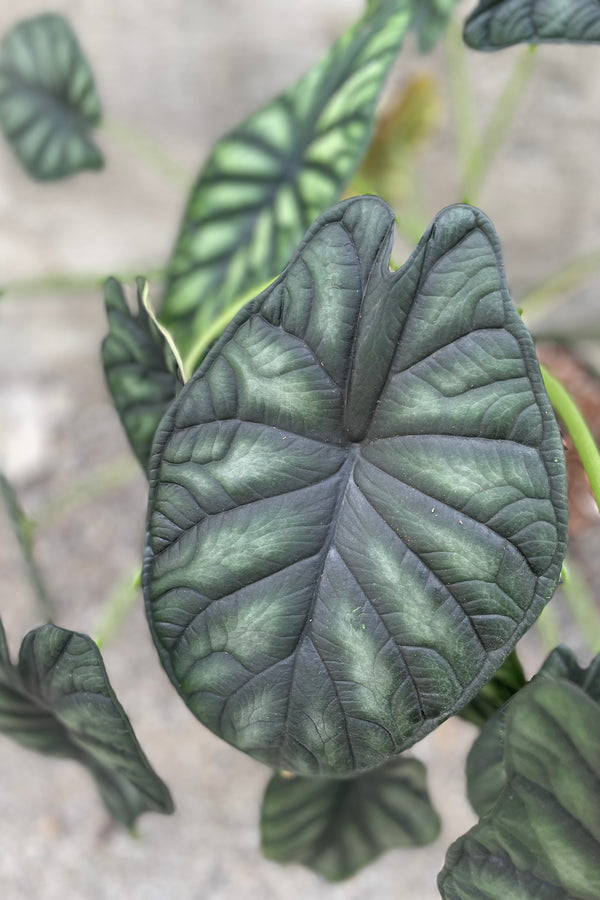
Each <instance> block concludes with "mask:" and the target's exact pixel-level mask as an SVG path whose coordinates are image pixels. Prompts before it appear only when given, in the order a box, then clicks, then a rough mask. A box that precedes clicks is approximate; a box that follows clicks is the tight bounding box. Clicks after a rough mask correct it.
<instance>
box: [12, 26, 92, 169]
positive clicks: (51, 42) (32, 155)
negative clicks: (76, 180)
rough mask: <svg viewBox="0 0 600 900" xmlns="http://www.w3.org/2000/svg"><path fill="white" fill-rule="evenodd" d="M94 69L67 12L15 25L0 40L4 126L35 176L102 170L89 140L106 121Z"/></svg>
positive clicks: (22, 161)
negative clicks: (74, 32) (64, 14)
mask: <svg viewBox="0 0 600 900" xmlns="http://www.w3.org/2000/svg"><path fill="white" fill-rule="evenodd" d="M100 115H101V111H100V100H99V98H98V94H97V93H96V88H95V85H94V78H93V75H92V72H91V69H90V67H89V65H88V63H87V61H86V59H85V57H84V55H83V53H82V50H81V48H80V46H79V44H78V42H77V38H76V37H75V35H74V34H73V31H72V30H71V26H70V25H69V23H68V22H67V21H66V19H63V18H62V16H59V15H55V14H54V13H45V14H43V15H41V16H35V17H34V18H33V19H26V20H25V21H23V22H20V23H19V24H18V25H15V26H14V28H12V29H11V30H10V31H9V32H8V34H7V35H6V36H5V37H4V39H3V41H2V43H1V44H0V127H1V128H2V131H3V132H4V134H5V135H6V137H7V139H8V140H9V141H10V143H11V144H12V146H13V148H14V150H15V152H16V154H17V156H18V157H19V159H20V161H21V163H22V164H23V166H24V167H25V169H26V170H27V172H28V173H29V174H30V175H31V177H32V178H36V179H39V180H45V179H51V178H62V177H64V176H66V175H72V174H73V173H74V172H77V171H78V170H79V169H98V168H100V167H101V166H102V165H103V161H102V155H101V154H100V151H99V150H98V148H97V147H96V146H95V145H94V144H93V143H92V141H91V140H90V138H89V131H90V129H91V128H92V127H93V126H94V125H97V124H98V122H99V121H100Z"/></svg>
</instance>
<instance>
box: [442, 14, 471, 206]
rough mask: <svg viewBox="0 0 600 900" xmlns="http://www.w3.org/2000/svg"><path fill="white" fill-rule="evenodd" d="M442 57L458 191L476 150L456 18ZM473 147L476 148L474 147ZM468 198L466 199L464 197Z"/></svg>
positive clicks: (463, 50)
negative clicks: (443, 57)
mask: <svg viewBox="0 0 600 900" xmlns="http://www.w3.org/2000/svg"><path fill="white" fill-rule="evenodd" d="M446 60H447V65H448V76H449V85H450V100H451V105H452V113H453V118H454V138H455V142H456V151H457V156H458V164H459V171H460V183H461V186H463V187H461V194H462V196H464V195H465V192H464V184H465V180H466V177H467V172H468V168H469V166H470V165H471V164H472V159H473V155H474V153H475V152H476V150H478V147H479V142H478V134H477V116H476V113H475V98H474V96H473V88H472V85H473V82H472V79H471V76H470V73H469V66H468V55H467V49H466V47H465V44H464V41H463V39H462V29H461V26H460V25H459V23H458V22H456V21H450V22H449V23H448V28H447V30H446ZM474 148H476V149H475V150H474ZM466 202H468V200H467V201H466Z"/></svg>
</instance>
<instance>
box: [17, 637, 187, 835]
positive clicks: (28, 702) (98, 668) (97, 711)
mask: <svg viewBox="0 0 600 900" xmlns="http://www.w3.org/2000/svg"><path fill="white" fill-rule="evenodd" d="M0 733H3V734H6V735H8V736H9V737H11V738H13V739H14V740H15V741H18V743H20V744H23V746H25V747H29V748H31V749H33V750H38V751H40V752H41V753H47V754H49V755H51V756H60V757H68V758H71V759H76V760H79V762H81V763H83V764H84V765H85V766H87V768H88V769H89V770H90V772H91V773H92V775H93V776H94V779H95V781H96V784H97V786H98V789H99V791H100V794H101V796H102V798H103V800H104V802H105V804H106V806H107V807H108V809H109V811H110V813H111V814H112V815H113V816H114V818H115V819H117V820H118V821H119V822H121V823H123V824H124V825H127V826H131V825H133V823H134V822H135V820H136V819H137V817H138V816H139V815H140V814H141V813H143V812H146V811H154V812H161V813H170V812H172V811H173V803H172V801H171V797H170V795H169V791H168V790H167V788H166V786H165V785H164V784H163V782H162V781H161V780H160V778H159V777H158V776H157V775H156V774H155V772H154V771H153V770H152V768H151V766H150V764H149V762H148V760H147V759H146V757H145V755H144V753H143V751H142V749H141V747H140V745H139V744H138V742H137V739H136V737H135V735H134V733H133V730H132V728H131V724H130V722H129V719H128V718H127V716H126V715H125V712H124V711H123V708H122V707H121V705H120V703H119V701H118V700H117V698H116V697H115V695H114V693H113V690H112V688H111V686H110V683H109V681H108V676H107V674H106V670H105V668H104V663H103V662H102V657H101V655H100V651H99V650H98V648H97V647H96V645H95V644H94V642H93V641H92V639H91V638H89V637H87V635H84V634H77V633H76V632H73V631H66V630H65V629H63V628H58V627H56V626H55V625H51V624H49V625H44V626H42V627H41V628H36V629H35V630H34V631H30V632H29V634H27V635H26V636H25V638H24V639H23V642H22V644H21V651H20V653H19V662H18V664H17V665H16V666H13V665H12V664H11V661H10V658H9V654H8V649H7V646H6V637H5V634H4V629H3V627H2V623H1V622H0Z"/></svg>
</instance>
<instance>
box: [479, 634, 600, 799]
mask: <svg viewBox="0 0 600 900" xmlns="http://www.w3.org/2000/svg"><path fill="white" fill-rule="evenodd" d="M509 658H510V657H509ZM501 671H502V669H500V670H499V672H501ZM497 674H498V673H497ZM535 678H536V679H540V678H550V679H559V678H562V679H565V680H567V681H571V682H572V683H573V684H576V685H578V687H580V688H581V689H582V690H584V691H585V692H586V694H588V695H589V696H590V697H591V698H592V699H593V700H595V701H596V702H597V703H600V655H598V656H597V657H596V659H595V660H594V661H593V662H592V664H591V665H590V666H589V667H588V668H587V669H582V668H581V666H580V665H579V664H578V662H577V660H576V659H575V656H574V655H573V652H572V651H571V650H570V649H569V648H568V647H563V646H560V647H557V648H556V649H555V650H553V651H552V653H551V654H550V655H549V657H548V658H547V659H546V661H545V662H544V665H543V666H542V668H541V669H540V671H539V672H538V673H537V675H536V676H535ZM514 687H515V691H516V690H518V689H519V688H518V687H517V686H516V683H515V684H514ZM507 699H509V698H507ZM507 714H508V706H505V707H504V709H501V710H500V711H499V712H497V713H496V715H494V716H492V717H490V718H489V720H488V721H487V722H486V723H485V725H483V727H482V730H481V734H480V735H479V737H478V738H477V740H476V741H475V743H474V744H473V746H472V748H471V751H470V753H469V756H468V757H467V791H468V794H469V800H470V802H471V806H472V807H473V809H474V810H475V812H476V813H477V814H478V815H480V816H482V815H484V814H485V813H486V812H488V811H489V810H490V809H491V808H492V806H493V805H494V803H495V802H496V800H497V799H498V797H499V795H500V792H501V790H502V788H503V787H504V786H505V784H506V771H505V768H504V741H505V729H506V716H507Z"/></svg>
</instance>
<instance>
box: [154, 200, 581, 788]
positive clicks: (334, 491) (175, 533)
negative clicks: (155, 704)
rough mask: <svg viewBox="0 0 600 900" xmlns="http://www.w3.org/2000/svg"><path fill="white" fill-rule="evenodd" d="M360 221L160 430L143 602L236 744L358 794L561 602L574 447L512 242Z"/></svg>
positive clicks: (488, 232) (173, 658)
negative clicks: (505, 257) (511, 285)
mask: <svg viewBox="0 0 600 900" xmlns="http://www.w3.org/2000/svg"><path fill="white" fill-rule="evenodd" d="M393 230H394V215H393V212H392V210H391V209H390V208H389V207H388V206H387V205H386V204H385V203H383V201H381V200H378V199H377V198H375V197H362V198H355V199H353V200H349V201H346V202H345V203H341V204H339V205H337V206H335V207H333V208H332V209H331V210H329V211H328V212H327V213H326V214H324V215H323V216H322V217H321V218H320V219H319V220H318V221H317V222H316V223H315V224H314V226H313V227H312V228H311V229H310V231H309V232H308V235H307V237H306V239H305V241H304V243H303V244H302V245H301V247H300V249H299V251H298V253H297V254H296V256H295V257H294V259H293V260H292V262H291V264H290V266H289V267H288V269H287V270H286V271H285V273H284V274H283V275H282V276H281V277H280V278H279V279H278V280H277V281H276V282H275V283H274V284H273V286H271V287H270V288H269V289H268V290H266V291H265V292H264V293H263V294H262V295H261V296H260V297H258V298H257V299H256V300H255V301H253V302H252V303H250V304H249V305H248V306H247V307H246V308H245V309H244V310H243V311H242V312H241V313H240V314H239V315H238V316H237V317H236V319H235V320H234V321H233V322H232V323H231V325H230V326H229V328H228V329H227V331H226V332H225V333H224V335H223V337H222V338H221V340H220V341H219V342H218V343H217V345H215V347H214V348H213V349H212V350H211V352H210V353H209V354H208V356H207V357H206V359H205V361H204V363H203V364H202V366H201V367H200V369H199V370H198V372H197V373H196V375H195V376H194V377H193V378H192V379H191V380H190V381H189V382H188V383H187V385H185V386H184V388H183V389H182V391H181V393H180V394H179V396H178V398H177V399H176V400H175V402H174V404H173V405H172V406H171V407H170V409H169V410H168V411H167V413H166V414H165V417H164V419H163V421H162V423H161V426H160V427H159V430H158V432H157V438H156V441H155V445H154V448H153V459H152V464H151V489H150V502H149V522H148V533H149V537H148V543H147V552H146V561H145V567H144V570H145V571H144V577H143V583H144V589H145V596H146V603H147V610H148V617H149V622H150V626H151V630H152V633H153V637H154V640H155V643H156V646H157V648H158V651H159V654H160V657H161V660H162V662H163V665H164V666H165V669H166V671H167V672H168V674H169V676H170V677H171V679H172V681H173V683H174V684H175V685H176V687H177V689H178V691H179V692H180V693H181V695H182V697H183V698H184V699H185V701H186V702H187V704H188V705H189V706H190V708H191V709H192V711H193V712H194V713H195V714H196V715H197V716H198V718H200V719H201V720H202V721H203V722H204V723H205V724H206V725H208V727H209V728H211V729H212V730H213V731H215V732H217V733H218V734H220V735H221V736H222V737H223V738H225V740H227V741H229V742H230V743H232V744H234V745H235V746H237V747H239V748H240V749H242V750H245V751H246V752H248V753H250V754H251V755H252V756H255V757H256V758H257V759H260V760H262V761H264V762H266V763H267V764H268V765H272V766H274V767H275V768H278V769H286V770H290V771H293V772H296V773H297V774H301V775H302V774H304V775H312V774H316V773H320V774H334V775H346V774H350V773H352V772H354V771H356V770H364V769H368V768H370V767H373V766H376V765H380V764H382V763H383V762H385V761H386V760H387V759H389V758H390V757H394V756H397V755H398V754H399V753H401V752H402V751H403V750H405V749H406V748H407V747H409V746H410V745H412V744H413V743H414V742H415V741H417V740H419V739H420V738H421V737H423V736H424V735H425V734H426V733H428V732H429V731H431V730H432V729H433V728H434V727H435V726H436V725H438V724H439V723H440V722H441V721H443V720H444V719H446V718H448V716H450V715H452V714H453V713H455V712H457V711H458V710H459V709H461V708H462V707H463V706H464V705H465V704H466V703H467V702H468V701H469V700H471V699H472V697H473V696H474V695H475V694H476V693H477V691H478V690H479V689H480V688H481V687H483V685H484V684H485V683H486V682H487V681H489V679H490V678H491V676H492V675H493V673H494V671H495V670H496V669H497V668H498V667H499V666H500V665H501V663H502V662H503V661H504V659H505V658H506V657H507V656H508V654H509V653H510V651H511V650H512V649H513V647H514V645H515V643H516V641H517V640H518V638H519V637H520V636H521V634H522V633H523V632H524V631H525V630H526V629H527V627H528V626H529V625H530V624H531V623H532V622H533V621H534V619H535V618H536V616H537V615H538V614H539V612H540V611H541V609H542V607H543V606H544V604H545V603H546V601H547V600H548V599H549V597H550V596H551V595H552V593H553V591H554V589H555V587H556V583H557V580H558V575H559V569H560V564H561V561H562V557H563V555H564V547H565V537H566V484H565V469H564V454H563V450H562V443H561V439H560V434H559V432H558V428H557V425H556V421H555V419H554V416H553V413H552V410H551V408H550V405H549V401H548V398H547V395H546V393H545V391H544V387H543V383H542V380H541V376H540V372H539V368H538V365H537V361H536V358H535V353H534V349H533V344H532V341H531V337H530V335H529V333H528V332H527V330H526V328H525V326H524V325H523V324H522V322H521V320H520V318H519V315H518V313H517V311H516V309H515V308H514V306H513V304H512V302H511V300H510V297H509V295H508V292H507V289H506V285H505V281H504V275H503V267H502V262H501V258H500V252H499V247H498V241H497V237H496V234H495V232H494V230H493V228H492V226H491V224H490V222H489V221H488V220H487V218H486V217H485V216H484V215H483V214H482V213H480V212H479V211H477V210H475V209H473V208H472V207H467V206H456V207H450V208H448V209H446V210H444V211H443V212H441V213H440V214H439V215H438V216H437V218H436V219H435V221H434V223H433V225H432V226H431V227H430V228H429V230H428V231H427V232H426V233H425V235H424V237H423V238H422V240H421V242H420V243H419V246H418V247H417V249H416V251H415V252H414V253H413V255H412V256H411V258H410V259H409V260H408V262H407V263H406V264H405V265H404V267H403V268H402V269H401V270H400V271H399V272H396V273H393V274H392V273H390V272H389V269H388V262H389V257H390V250H391V245H392V241H393Z"/></svg>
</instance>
